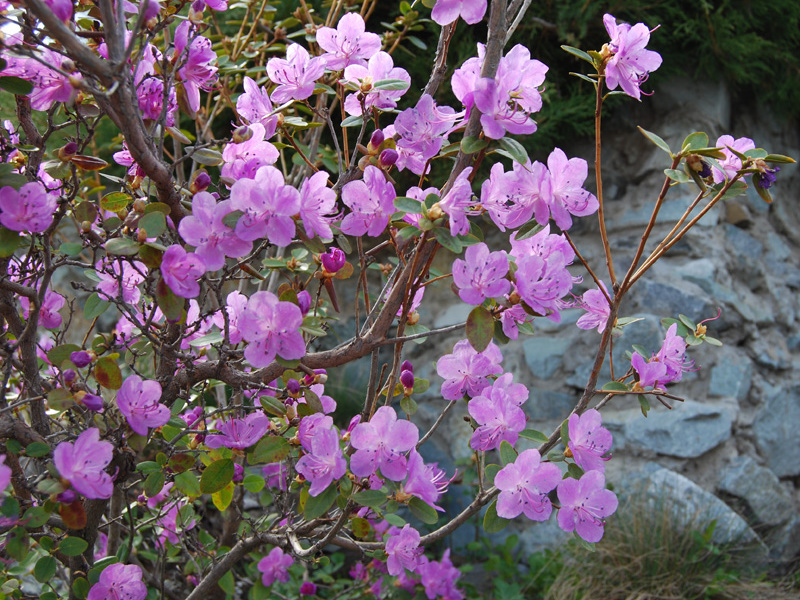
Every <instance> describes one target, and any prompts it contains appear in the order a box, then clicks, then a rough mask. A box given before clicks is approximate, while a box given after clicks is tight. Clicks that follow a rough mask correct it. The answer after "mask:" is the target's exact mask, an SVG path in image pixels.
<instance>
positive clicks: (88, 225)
mask: <svg viewBox="0 0 800 600" xmlns="http://www.w3.org/2000/svg"><path fill="white" fill-rule="evenodd" d="M91 230H92V222H91V221H81V231H83V232H84V233H89V232H90V231H91Z"/></svg>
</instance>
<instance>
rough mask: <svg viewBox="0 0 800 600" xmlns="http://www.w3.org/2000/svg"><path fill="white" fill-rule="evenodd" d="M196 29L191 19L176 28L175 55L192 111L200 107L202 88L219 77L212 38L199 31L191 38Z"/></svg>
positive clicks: (206, 87)
mask: <svg viewBox="0 0 800 600" xmlns="http://www.w3.org/2000/svg"><path fill="white" fill-rule="evenodd" d="M192 29H194V25H193V24H192V22H191V21H183V22H182V23H181V24H180V25H178V27H177V28H176V29H175V55H176V56H177V57H178V64H179V65H183V66H182V67H181V68H180V69H178V76H179V77H180V79H181V81H182V82H183V90H184V92H186V100H187V103H188V105H189V108H190V109H191V110H192V112H197V111H198V110H199V109H200V89H201V88H202V89H204V90H208V89H210V88H209V86H210V84H211V83H212V82H213V81H214V80H216V78H217V67H212V66H211V65H210V63H211V62H213V61H214V60H216V58H217V53H216V52H214V50H212V48H211V40H209V39H207V38H204V37H203V36H201V35H199V33H197V32H193V33H194V34H195V37H193V38H192V39H191V40H190V39H189V32H190V30H192Z"/></svg>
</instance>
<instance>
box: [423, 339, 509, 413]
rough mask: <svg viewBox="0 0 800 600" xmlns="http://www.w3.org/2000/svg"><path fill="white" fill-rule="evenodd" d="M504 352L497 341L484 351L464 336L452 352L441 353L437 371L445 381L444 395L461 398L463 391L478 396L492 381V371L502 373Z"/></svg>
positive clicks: (449, 397)
mask: <svg viewBox="0 0 800 600" xmlns="http://www.w3.org/2000/svg"><path fill="white" fill-rule="evenodd" d="M502 361H503V355H502V354H501V353H500V348H498V347H497V345H496V344H495V343H494V342H490V343H489V346H488V347H487V348H486V350H484V351H483V352H477V351H476V350H475V349H474V348H473V347H472V345H471V344H470V343H469V341H468V340H461V341H459V342H457V343H456V345H455V346H454V347H453V353H452V354H446V355H444V356H442V357H441V358H440V359H439V360H438V361H437V362H436V372H437V373H438V374H439V377H442V378H443V379H444V380H445V381H444V383H443V384H442V396H443V397H444V399H445V400H458V399H459V398H463V397H464V394H467V393H468V394H469V395H470V396H477V395H479V394H480V393H481V391H482V390H483V389H484V388H485V387H487V386H489V385H491V383H490V382H489V380H488V379H487V378H488V377H489V376H490V375H496V374H497V373H502V372H503V368H502V367H501V366H500V363H501V362H502Z"/></svg>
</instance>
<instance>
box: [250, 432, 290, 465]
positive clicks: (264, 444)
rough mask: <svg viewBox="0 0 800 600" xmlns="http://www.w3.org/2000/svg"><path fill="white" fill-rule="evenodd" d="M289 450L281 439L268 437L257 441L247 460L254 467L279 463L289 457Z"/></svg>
mask: <svg viewBox="0 0 800 600" xmlns="http://www.w3.org/2000/svg"><path fill="white" fill-rule="evenodd" d="M291 448H292V447H291V446H290V445H289V442H287V441H286V440H285V439H283V438H282V437H279V436H277V435H268V436H266V437H264V438H262V439H261V440H259V442H258V443H257V444H256V447H255V448H254V449H253V452H252V453H251V454H249V455H248V457H247V460H248V461H249V462H250V463H252V464H255V465H259V464H264V463H276V462H280V461H282V460H283V459H284V458H286V457H287V456H289V451H290V450H291Z"/></svg>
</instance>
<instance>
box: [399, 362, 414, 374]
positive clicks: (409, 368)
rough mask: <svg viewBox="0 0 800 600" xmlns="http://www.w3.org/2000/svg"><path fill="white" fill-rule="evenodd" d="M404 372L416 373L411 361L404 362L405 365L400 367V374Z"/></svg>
mask: <svg viewBox="0 0 800 600" xmlns="http://www.w3.org/2000/svg"><path fill="white" fill-rule="evenodd" d="M403 371H411V372H412V373H413V372H414V365H412V364H411V361H410V360H404V361H403V364H402V365H400V372H401V373H402V372H403Z"/></svg>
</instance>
